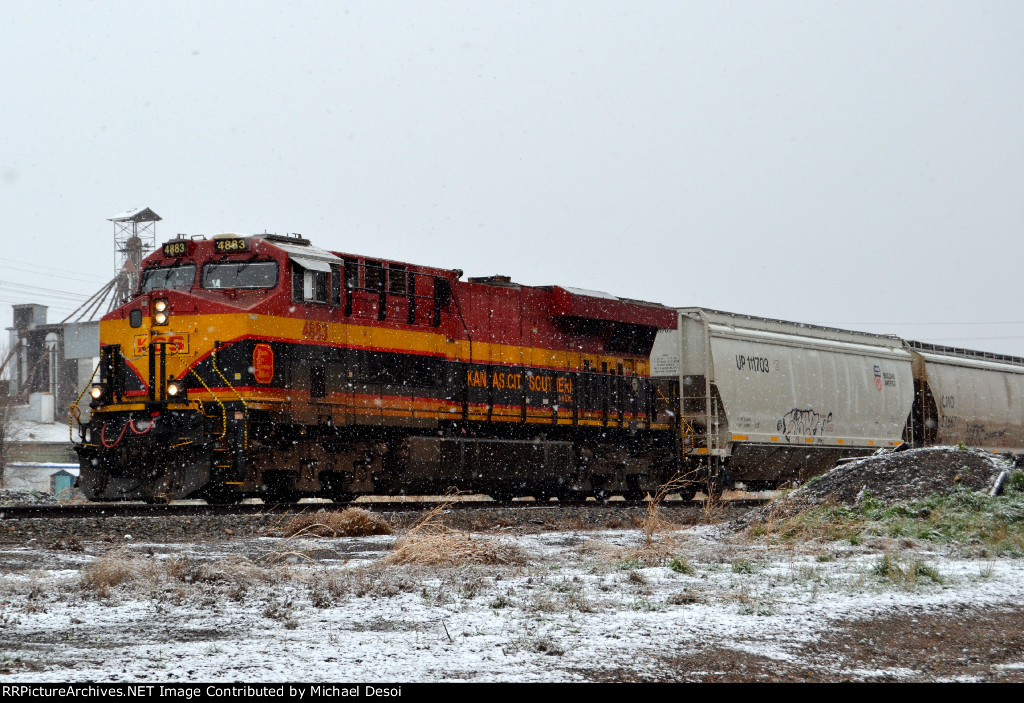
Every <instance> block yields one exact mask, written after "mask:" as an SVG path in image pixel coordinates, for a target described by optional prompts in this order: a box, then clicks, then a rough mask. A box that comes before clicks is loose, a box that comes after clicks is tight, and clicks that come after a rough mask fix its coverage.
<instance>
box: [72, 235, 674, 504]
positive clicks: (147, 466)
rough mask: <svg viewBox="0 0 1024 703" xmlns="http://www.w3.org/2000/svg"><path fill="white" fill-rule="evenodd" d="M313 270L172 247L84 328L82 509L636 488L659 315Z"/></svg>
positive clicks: (577, 494) (579, 300)
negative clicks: (87, 405)
mask: <svg viewBox="0 0 1024 703" xmlns="http://www.w3.org/2000/svg"><path fill="white" fill-rule="evenodd" d="M461 275H462V272H461V271H458V270H454V271H453V270H443V269H436V268H430V267H425V266H415V265H411V264H405V263H399V262H394V261H385V260H380V259H371V258H367V257H361V256H352V255H348V254H342V253H333V252H328V251H325V250H322V249H319V248H316V247H314V246H312V245H311V244H310V243H309V241H308V240H306V239H303V238H301V237H297V236H278V235H266V234H265V235H256V236H240V235H217V236H215V237H213V238H211V239H204V238H199V239H176V240H172V241H169V242H167V243H166V244H164V245H163V247H162V248H161V249H160V250H159V251H156V252H154V253H153V254H151V255H150V256H148V257H147V258H146V259H145V260H144V261H143V265H142V269H141V272H140V279H139V290H138V293H137V294H136V295H135V296H134V297H133V298H132V299H131V300H130V301H129V302H127V303H125V304H124V305H122V306H121V307H120V308H118V309H116V310H114V311H113V312H111V313H110V314H108V315H106V316H105V317H104V318H103V320H102V321H101V323H100V342H101V357H100V358H101V361H100V366H99V370H98V372H99V378H98V382H97V383H95V384H94V385H93V386H92V387H91V389H90V395H91V397H92V402H91V407H92V414H91V417H90V419H89V421H88V422H87V423H84V424H82V425H81V427H80V442H79V443H78V444H77V445H76V450H77V452H78V454H79V457H80V461H81V467H82V470H81V476H80V479H79V484H80V486H81V488H82V489H83V490H84V492H85V494H86V495H87V496H88V497H89V498H90V499H92V500H137V499H144V500H150V501H157V500H172V499H180V498H186V497H203V498H206V499H207V500H210V501H216V502H225V501H232V500H238V499H241V498H243V497H263V498H265V499H267V500H273V501H282V500H295V499H297V498H300V497H303V496H324V497H330V498H334V499H336V500H346V499H349V498H351V497H353V496H356V495H359V494H399V493H436V492H440V491H444V490H446V489H447V488H449V487H452V486H455V487H457V488H459V489H461V490H464V491H474V492H482V493H489V494H491V495H493V496H494V497H496V498H498V499H508V498H511V497H514V496H519V495H532V496H535V497H538V498H547V497H550V496H553V495H557V496H561V497H563V498H581V497H584V496H586V495H598V496H601V495H607V494H610V493H622V494H625V495H627V496H631V497H637V496H640V495H642V494H643V493H644V492H645V491H648V490H651V489H652V488H654V487H656V486H657V485H658V484H659V483H660V482H662V481H663V480H664V479H665V478H666V476H667V475H670V474H671V473H672V471H673V470H674V468H675V467H676V466H677V465H678V464H677V462H678V459H679V457H678V451H679V448H678V441H673V437H676V436H677V434H678V433H677V432H673V428H672V426H671V420H672V418H670V417H668V415H663V416H661V421H657V419H656V417H655V407H656V405H657V401H658V389H657V388H656V386H655V385H654V382H653V381H652V380H651V379H650V378H649V355H650V350H651V345H652V344H653V341H654V337H655V333H656V332H657V330H658V329H672V328H675V326H676V314H675V312H674V311H673V310H672V309H670V308H666V307H663V306H660V305H654V304H649V303H642V302H637V301H627V300H623V299H619V298H615V297H612V296H610V295H607V294H604V293H598V292H593V291H581V290H574V289H569V288H561V287H557V286H554V287H528V286H521V285H518V284H515V283H512V282H511V281H510V280H509V279H507V278H504V277H499V276H494V277H490V278H476V279H473V278H471V279H469V280H468V281H462V280H461Z"/></svg>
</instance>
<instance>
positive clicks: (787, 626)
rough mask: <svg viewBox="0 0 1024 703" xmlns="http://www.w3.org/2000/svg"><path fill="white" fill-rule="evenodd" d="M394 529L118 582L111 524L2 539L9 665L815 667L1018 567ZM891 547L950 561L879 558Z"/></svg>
mask: <svg viewBox="0 0 1024 703" xmlns="http://www.w3.org/2000/svg"><path fill="white" fill-rule="evenodd" d="M394 539H395V538H394V537H391V536H373V537H355V538H342V539H310V540H306V541H301V542H299V541H295V540H284V539H276V538H260V539H255V540H245V541H243V540H236V541H225V542H207V543H198V544H146V543H139V544H135V543H132V546H131V547H130V549H129V550H128V551H125V552H123V553H122V556H124V558H125V560H126V563H127V564H129V566H130V567H131V568H132V569H133V570H134V571H133V573H134V574H135V575H136V579H135V581H132V582H130V583H125V584H122V585H118V586H113V587H111V588H109V589H108V590H107V591H106V592H104V589H102V588H95V587H89V586H85V585H83V573H84V572H83V571H82V569H83V568H84V567H85V566H86V565H88V564H94V563H97V562H96V560H97V559H98V558H99V555H102V553H103V551H104V547H103V546H102V545H100V544H98V543H97V544H95V545H93V544H90V545H86V551H85V552H74V551H59V552H56V551H49V550H47V551H44V550H32V549H29V548H6V549H3V550H2V551H0V562H2V563H5V564H7V565H8V568H6V569H5V572H6V573H5V574H4V575H2V576H0V681H2V682H3V683H9V682H32V681H67V682H84V681H143V682H144V681H162V682H184V681H216V682H223V681H239V682H243V681H248V682H275V681H296V680H297V681H309V682H324V681H397V682H411V681H545V682H551V681H582V680H589V679H593V678H598V679H601V678H603V677H609V676H610V677H615V678H623V677H625V678H630V679H633V680H635V679H649V678H657V677H659V676H664V674H665V670H666V660H667V658H670V657H674V656H679V655H689V654H694V653H701V652H704V651H709V650H711V649H712V648H713V649H714V650H720V649H723V648H724V649H728V650H733V651H737V652H749V653H751V654H755V655H758V656H761V657H770V658H772V659H775V660H778V661H779V662H789V663H798V664H801V665H803V666H814V665H820V662H814V661H809V660H808V654H807V653H806V652H807V651H809V650H805V646H806V645H807V644H808V643H812V642H814V641H816V640H819V639H820V638H822V637H823V636H824V635H826V634H827V633H828V632H829V631H830V630H832V629H833V628H835V627H838V626H839V625H840V624H842V623H843V622H848V621H851V620H857V619H863V618H884V617H886V616H887V614H892V613H897V612H899V613H905V612H907V611H908V610H909V611H912V612H922V613H928V612H934V611H940V610H942V609H943V608H944V607H947V606H951V605H958V606H961V607H963V606H966V607H969V608H986V607H997V606H1000V605H1003V604H1012V603H1015V602H1016V601H1017V600H1018V599H1019V591H1020V587H1019V584H1020V583H1021V582H1022V580H1024V563H1022V561H1021V560H1013V559H999V560H985V559H980V560H979V559H976V558H975V559H968V558H962V557H957V556H955V555H954V554H953V553H952V552H948V553H947V550H946V548H944V547H941V546H936V545H931V544H928V543H923V542H918V543H910V542H906V541H899V540H888V539H885V540H882V539H878V540H874V541H872V540H865V542H864V543H862V544H860V545H856V546H855V545H852V544H850V543H848V542H842V543H840V542H829V543H808V544H800V545H790V546H785V545H784V546H775V547H773V548H771V549H769V548H768V547H766V546H765V545H764V544H763V543H756V542H754V541H752V540H749V539H747V540H744V539H738V538H736V537H735V536H732V533H728V532H726V531H725V530H724V529H723V528H721V527H717V526H698V527H693V528H689V529H686V530H681V531H679V532H674V533H669V534H661V535H658V536H657V539H658V543H659V544H660V549H661V552H662V553H663V554H664V555H665V558H664V559H663V560H662V562H663V565H661V566H645V565H644V564H643V563H642V562H641V561H639V560H638V558H637V557H636V555H637V554H638V553H639V552H638V550H639V549H641V548H642V547H643V543H644V535H643V533H642V532H641V531H639V530H635V529H626V530H603V531H579V532H574V531H556V532H543V533H539V534H532V535H517V536H515V537H512V536H511V535H509V536H499V537H496V538H495V539H509V540H512V539H514V540H515V541H516V542H517V543H518V544H519V546H521V547H522V549H523V550H524V552H525V553H526V555H528V563H526V564H525V565H521V566H462V567H424V566H388V567H383V566H381V565H380V563H379V562H380V560H381V559H382V558H383V557H384V556H385V555H386V554H388V553H389V551H390V548H391V545H392V544H393V542H394ZM887 554H888V555H889V556H890V557H891V558H894V559H898V560H901V561H902V563H905V564H908V563H910V562H911V561H913V560H918V561H921V562H923V563H925V564H927V565H928V566H930V567H932V568H933V569H935V570H937V572H938V576H939V580H938V581H936V580H932V579H919V580H917V581H915V582H914V583H912V584H909V585H907V584H903V585H898V584H895V583H894V582H892V581H891V580H886V579H884V578H882V577H880V576H877V575H876V574H875V573H874V569H875V567H876V565H877V564H878V563H879V560H880V559H882V558H884V557H885V555H887ZM673 555H676V556H677V557H678V558H677V559H676V560H675V561H673ZM183 556H185V557H187V562H186V560H184V559H182V557H183ZM174 564H177V565H178V568H172V566H171V565H174ZM182 564H186V565H187V566H186V567H183V566H182ZM199 564H206V565H208V566H209V567H210V570H208V571H207V572H203V571H202V570H201V569H197V568H196V565H199ZM232 565H234V566H232ZM239 565H241V566H239ZM673 566H674V567H675V568H673ZM150 567H153V568H150ZM243 567H244V568H243ZM218 568H219V569H221V572H220V574H221V575H220V576H217V575H216V574H215V573H214V572H216V571H217V569H218ZM147 569H148V571H147ZM143 572H146V573H149V572H152V574H156V575H152V574H151V575H150V576H146V577H142V576H140V574H142V573H143ZM204 574H205V575H204ZM211 574H214V575H211ZM1015 665H1016V664H1015V663H1014V662H1009V663H1006V664H1004V665H1002V666H1003V667H1004V668H1006V667H1012V666H1015ZM716 666H717V667H721V666H722V664H720V663H718V662H716V660H715V658H714V657H708V658H707V659H706V669H707V671H708V672H714V671H715V670H716ZM840 668H841V667H840ZM690 673H695V674H699V673H700V672H690ZM705 673H706V672H705ZM845 673H846V674H847V675H849V676H851V677H852V678H872V677H879V676H889V677H895V678H906V677H908V676H910V675H911V674H912V673H913V672H911V671H909V670H901V669H899V668H892V669H890V670H885V671H880V670H870V669H864V668H863V667H861V668H852V669H849V670H848V671H846V672H845Z"/></svg>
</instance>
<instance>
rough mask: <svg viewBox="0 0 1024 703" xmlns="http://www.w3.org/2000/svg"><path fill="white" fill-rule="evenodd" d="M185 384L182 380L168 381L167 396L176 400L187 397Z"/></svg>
mask: <svg viewBox="0 0 1024 703" xmlns="http://www.w3.org/2000/svg"><path fill="white" fill-rule="evenodd" d="M185 394H186V391H185V384H184V383H182V382H181V381H170V382H168V383H167V397H168V398H173V399H175V400H184V399H185Z"/></svg>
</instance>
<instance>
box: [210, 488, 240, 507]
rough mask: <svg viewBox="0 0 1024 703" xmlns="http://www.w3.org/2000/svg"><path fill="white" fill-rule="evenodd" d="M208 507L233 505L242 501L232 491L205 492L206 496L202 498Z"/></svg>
mask: <svg viewBox="0 0 1024 703" xmlns="http://www.w3.org/2000/svg"><path fill="white" fill-rule="evenodd" d="M203 500H205V501H206V502H207V503H208V504H209V505H234V504H235V503H238V502H239V501H241V500H242V496H241V495H239V494H238V493H236V492H234V491H225V490H217V491H207V493H206V495H204V496H203Z"/></svg>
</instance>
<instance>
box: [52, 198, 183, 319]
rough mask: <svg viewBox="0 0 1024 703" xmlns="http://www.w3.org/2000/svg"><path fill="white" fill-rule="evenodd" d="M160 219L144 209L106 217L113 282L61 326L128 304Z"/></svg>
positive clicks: (97, 292)
mask: <svg viewBox="0 0 1024 703" xmlns="http://www.w3.org/2000/svg"><path fill="white" fill-rule="evenodd" d="M161 219H163V218H161V217H160V215H158V214H156V213H155V212H153V211H152V210H151V209H149V208H148V207H146V208H142V209H141V210H140V209H137V208H135V209H132V210H127V211H125V212H122V213H118V214H117V215H114V216H113V217H108V218H107V220H108V221H109V222H113V223H114V256H115V262H116V263H115V266H116V269H115V270H116V271H117V273H116V274H114V278H113V279H112V280H110V281H109V282H108V283H107V284H106V285H104V286H103V287H102V288H100V289H99V290H98V291H96V292H95V293H93V294H92V296H90V298H89V299H88V300H86V301H85V302H84V303H82V304H81V305H80V306H79V307H78V308H77V309H76V310H75V311H74V312H72V313H71V314H70V315H68V316H67V317H65V318H64V320H63V322H69V321H74V322H85V321H89V320H93V319H96V318H97V317H99V316H102V315H104V314H106V313H108V312H110V311H111V310H113V309H114V308H116V307H117V306H118V305H120V304H121V303H123V302H125V301H126V300H128V298H130V297H131V295H132V293H134V292H135V288H136V286H137V285H138V281H139V266H140V265H141V263H142V259H143V258H145V256H146V255H147V254H148V253H149V252H151V251H153V250H154V249H155V248H156V223H157V222H159V221H160V220H161Z"/></svg>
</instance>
